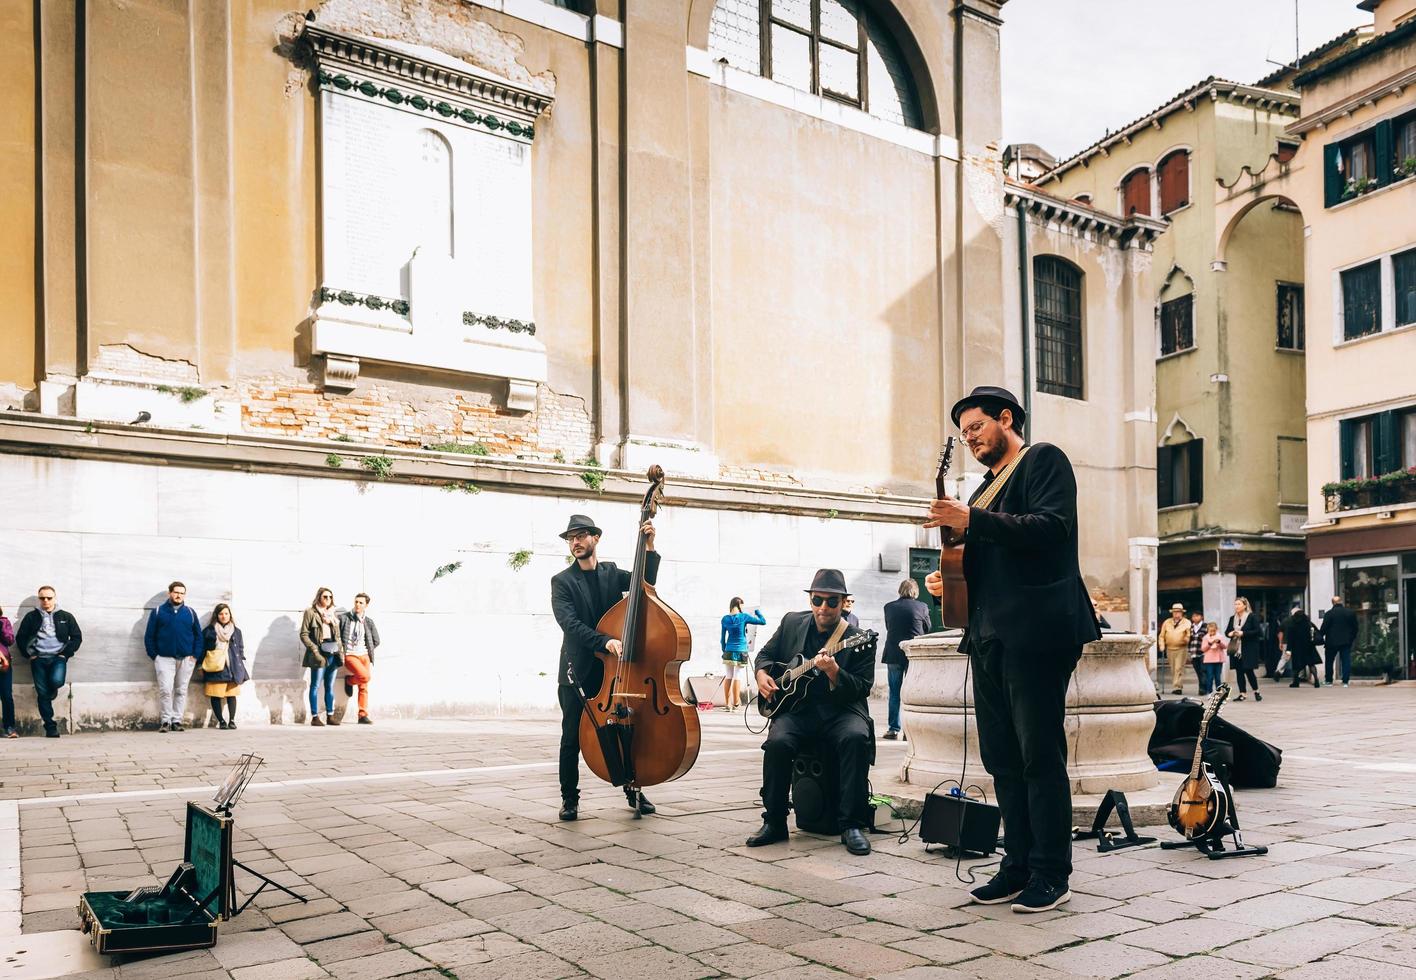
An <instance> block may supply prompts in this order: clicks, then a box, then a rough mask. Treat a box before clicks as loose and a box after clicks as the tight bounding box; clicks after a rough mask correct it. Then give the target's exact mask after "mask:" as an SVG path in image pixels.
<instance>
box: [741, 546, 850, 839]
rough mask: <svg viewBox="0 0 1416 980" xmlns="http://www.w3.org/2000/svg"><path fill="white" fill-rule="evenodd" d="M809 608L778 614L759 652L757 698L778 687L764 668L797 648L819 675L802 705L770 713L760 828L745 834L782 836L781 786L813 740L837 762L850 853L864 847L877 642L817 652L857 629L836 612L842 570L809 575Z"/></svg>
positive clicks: (784, 660)
mask: <svg viewBox="0 0 1416 980" xmlns="http://www.w3.org/2000/svg"><path fill="white" fill-rule="evenodd" d="M807 592H808V593H809V594H810V596H811V611H810V612H792V613H787V614H786V615H785V616H783V617H782V623H781V625H780V626H778V627H777V632H775V633H773V634H772V638H771V639H770V640H768V641H767V643H766V645H765V646H763V648H762V651H761V652H760V653H758V655H757V660H756V662H755V663H754V664H753V666H754V667H755V668H756V670H757V688H758V691H759V693H760V696H762V697H771V696H772V695H773V694H774V693H776V691H777V684H776V681H775V680H773V677H772V675H771V674H770V673H769V672H768V671H767V670H766V669H765V668H766V667H767V666H768V665H771V664H782V665H784V664H789V663H791V662H792V660H793V658H794V657H795V656H796V655H797V654H801V655H802V657H803V658H805V659H806V660H812V659H814V660H815V663H816V669H817V670H819V671H820V672H821V674H822V675H823V677H822V678H821V679H818V680H816V681H814V682H813V683H812V685H811V686H810V687H809V688H808V689H807V693H806V696H805V699H804V700H803V702H802V704H801V705H800V706H799V707H798V708H797V709H796V710H795V711H792V712H790V713H788V714H779V715H775V716H774V717H773V718H772V722H771V728H770V729H769V730H768V732H767V741H765V742H763V743H762V752H763V756H762V808H763V814H762V827H761V829H759V830H758V831H757V833H755V834H753V835H752V836H751V837H749V838H748V839H747V846H748V847H761V846H762V845H764V844H774V843H776V842H777V841H782V840H786V839H787V792H788V790H789V789H790V788H791V781H792V762H793V761H794V760H795V759H796V754H797V752H798V751H799V750H800V749H801V748H803V747H804V746H808V745H809V746H813V747H815V748H816V749H817V751H818V752H820V753H821V755H822V761H823V762H826V763H827V764H830V762H831V757H832V756H834V757H835V760H836V761H837V762H838V763H839V764H840V767H841V780H840V787H841V803H840V822H841V843H842V844H844V845H846V850H848V851H850V852H851V853H852V854H869V853H870V841H869V840H868V839H867V838H866V836H865V833H864V830H863V828H864V827H865V820H864V817H865V813H864V808H865V800H866V796H867V795H868V793H869V790H868V786H867V777H868V776H869V773H870V754H871V746H872V744H873V740H872V736H871V727H870V714H869V710H868V708H867V707H866V699H867V698H869V697H870V687H871V685H872V684H874V683H875V646H874V644H871V643H867V644H865V645H863V646H858V647H855V648H853V649H850V650H844V651H842V652H841V653H840V655H839V657H837V656H833V655H831V654H827V653H822V652H821V651H822V650H824V649H825V648H826V647H827V646H828V645H829V644H831V643H839V642H840V641H842V640H846V639H849V638H850V637H852V636H855V635H856V634H858V633H860V632H861V630H860V629H859V628H857V627H855V626H849V625H847V624H846V622H845V621H844V620H843V619H842V618H841V610H842V607H843V605H844V600H845V599H846V597H847V596H849V595H850V593H849V592H848V591H846V577H845V576H844V575H842V574H841V573H840V572H839V571H837V570H836V569H834V568H823V569H821V570H820V571H818V572H817V573H816V577H815V578H814V579H812V582H811V588H810V589H808V590H807Z"/></svg>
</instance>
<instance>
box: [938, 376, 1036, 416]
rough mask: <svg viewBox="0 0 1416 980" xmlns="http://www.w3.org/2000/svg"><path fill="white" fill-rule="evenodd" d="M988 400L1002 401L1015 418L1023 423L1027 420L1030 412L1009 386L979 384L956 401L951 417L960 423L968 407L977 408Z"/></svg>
mask: <svg viewBox="0 0 1416 980" xmlns="http://www.w3.org/2000/svg"><path fill="white" fill-rule="evenodd" d="M986 402H1002V403H1003V407H1004V408H1007V409H1010V410H1011V411H1012V413H1013V418H1015V419H1017V420H1018V424H1019V425H1022V424H1023V423H1024V422H1026V421H1027V418H1028V413H1027V412H1025V411H1023V406H1021V405H1019V404H1018V400H1017V399H1016V398H1014V397H1013V393H1012V392H1011V391H1009V390H1008V389H1007V388H999V387H998V386H996V385H979V386H978V387H977V388H975V389H974V390H973V391H971V392H969V393H968V394H967V395H965V396H964V397H963V398H960V399H959V400H958V401H956V402H955V403H954V407H953V408H951V409H950V410H949V418H951V419H953V420H954V424H955V425H958V424H959V416H960V415H963V414H964V412H965V411H966V410H967V409H970V408H977V407H978V406H979V405H982V404H984V403H986Z"/></svg>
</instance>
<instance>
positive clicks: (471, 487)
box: [442, 480, 482, 496]
mask: <svg viewBox="0 0 1416 980" xmlns="http://www.w3.org/2000/svg"><path fill="white" fill-rule="evenodd" d="M442 488H443V492H444V493H465V494H468V495H469V496H470V495H472V494H477V493H481V492H482V488H481V487H479V486H477V484H475V483H473V482H472V481H471V480H459V481H454V482H452V483H444V484H443V487H442Z"/></svg>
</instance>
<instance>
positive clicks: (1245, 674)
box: [1234, 660, 1259, 694]
mask: <svg viewBox="0 0 1416 980" xmlns="http://www.w3.org/2000/svg"><path fill="white" fill-rule="evenodd" d="M1234 676H1235V677H1237V678H1238V679H1239V693H1240V694H1247V693H1248V691H1249V688H1250V687H1252V688H1253V689H1254V690H1255V691H1257V690H1258V689H1259V678H1258V676H1257V675H1256V674H1255V673H1254V668H1252V667H1245V666H1244V662H1243V661H1242V660H1241V661H1240V662H1239V663H1238V665H1236V666H1235V667H1234ZM1246 680H1247V681H1248V682H1249V683H1248V686H1245V684H1244V682H1245V681H1246Z"/></svg>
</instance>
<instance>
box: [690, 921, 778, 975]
mask: <svg viewBox="0 0 1416 980" xmlns="http://www.w3.org/2000/svg"><path fill="white" fill-rule="evenodd" d="M747 924H748V925H751V923H747ZM693 958H694V959H696V960H698V961H699V962H700V963H702V964H704V965H705V966H707V967H709V968H711V969H714V970H717V971H719V972H720V973H725V974H727V975H728V976H730V977H756V976H761V975H763V974H770V973H773V972H775V971H779V970H785V969H788V968H790V967H795V966H804V965H806V961H805V960H803V959H802V958H801V957H799V956H793V955H792V954H791V953H788V952H785V951H783V950H780V949H775V948H773V947H771V946H764V945H762V944H760V943H750V942H743V943H735V944H734V945H732V946H724V947H722V948H721V949H705V950H703V951H702V952H700V953H694V954H693Z"/></svg>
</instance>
